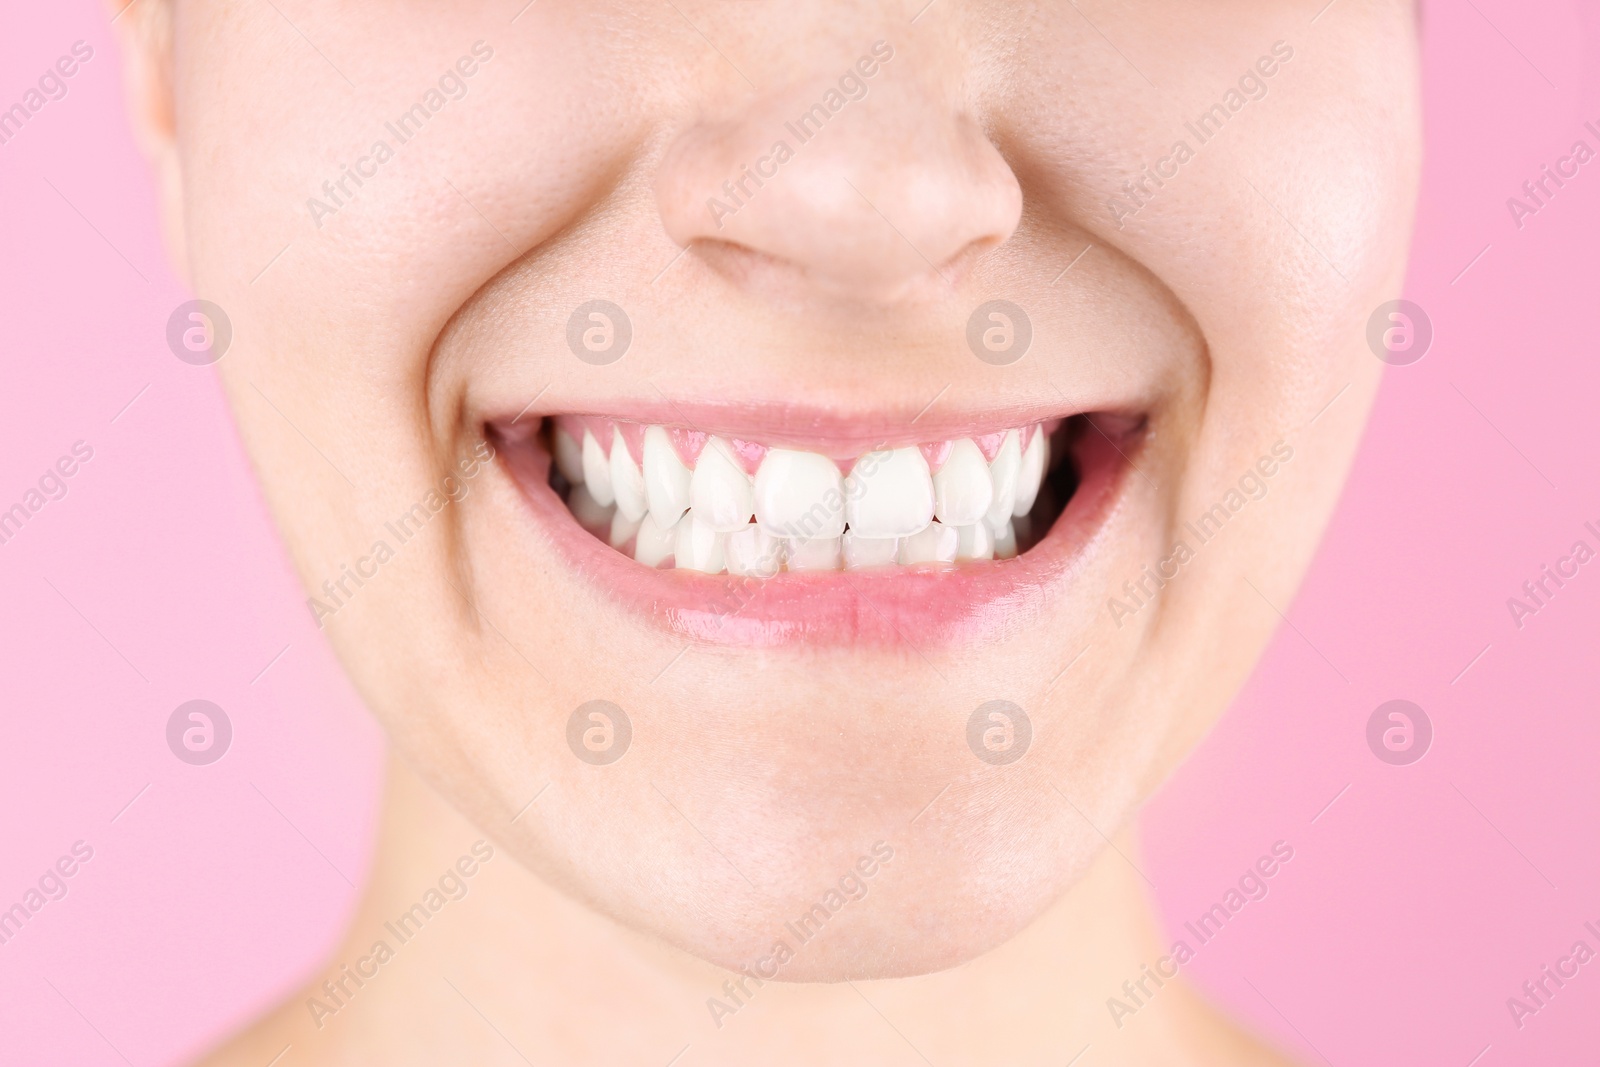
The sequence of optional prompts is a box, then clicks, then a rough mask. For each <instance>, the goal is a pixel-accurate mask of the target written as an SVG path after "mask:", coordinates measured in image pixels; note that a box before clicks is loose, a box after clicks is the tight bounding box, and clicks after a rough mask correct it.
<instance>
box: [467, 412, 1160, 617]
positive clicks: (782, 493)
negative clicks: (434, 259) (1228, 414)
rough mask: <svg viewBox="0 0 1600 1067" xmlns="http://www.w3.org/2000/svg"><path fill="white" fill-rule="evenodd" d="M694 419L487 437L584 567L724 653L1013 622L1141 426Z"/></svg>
mask: <svg viewBox="0 0 1600 1067" xmlns="http://www.w3.org/2000/svg"><path fill="white" fill-rule="evenodd" d="M631 414H632V413H630V415H631ZM655 414H659V415H661V416H662V418H661V419H660V420H659V421H657V420H655V419H653V418H651V417H650V416H651V415H655ZM701 414H702V415H703V416H704V417H703V418H696V419H693V420H691V419H689V418H686V417H685V413H684V409H683V408H682V407H680V406H678V405H671V406H669V408H668V410H666V411H663V412H660V413H655V412H652V413H649V414H646V415H645V416H644V417H623V416H619V415H595V414H576V413H551V414H549V415H547V416H544V417H539V418H526V417H518V418H512V419H494V420H490V421H489V422H488V424H487V425H486V427H485V433H486V436H487V437H488V438H489V439H490V440H491V442H492V443H493V444H494V445H495V447H496V450H497V451H498V452H499V454H500V456H501V459H502V461H503V462H504V464H505V466H506V469H507V470H508V472H509V473H510V474H511V475H512V478H513V480H514V481H515V482H516V484H517V485H518V487H519V488H520V489H521V491H522V495H523V496H524V498H525V499H526V501H527V502H528V504H529V505H530V509H531V511H532V512H533V515H534V519H535V522H536V525H537V527H538V528H539V529H540V531H541V532H542V533H543V534H544V535H545V536H546V537H547V538H548V540H549V543H550V544H551V545H552V546H553V547H554V548H555V549H556V551H557V553H558V554H559V555H560V556H563V557H564V558H565V559H566V560H567V561H568V562H569V563H570V564H571V565H572V566H573V567H574V568H575V569H576V570H577V571H579V572H580V574H581V575H582V577H583V578H584V579H586V580H588V581H589V582H591V583H594V584H596V585H598V586H599V587H600V588H599V591H600V592H602V593H603V595H605V596H606V597H607V598H608V599H611V600H614V601H617V602H620V603H622V604H623V605H624V606H627V607H632V608H634V609H636V610H638V611H640V612H642V613H644V614H646V615H648V616H650V617H651V618H653V620H654V621H656V622H658V623H660V624H662V625H664V626H665V627H666V628H667V629H669V630H671V631H674V632H676V633H677V634H679V635H682V636H690V637H693V638H695V639H697V640H702V641H711V642H714V643H722V644H733V645H752V644H753V645H775V644H782V643H788V642H791V641H796V640H804V641H808V642H812V643H818V642H820V643H837V642H847V643H857V642H873V643H888V644H894V643H910V644H912V645H913V646H920V645H922V644H923V643H927V642H945V641H950V640H959V639H962V638H974V637H977V636H979V635H981V634H984V633H990V632H993V631H994V630H996V629H997V628H1000V629H1004V628H1009V627H1015V626H1018V625H1025V624H1026V623H1027V621H1028V620H1029V619H1033V618H1037V617H1039V616H1040V615H1041V614H1042V613H1043V610H1044V608H1045V605H1046V604H1047V602H1048V601H1050V600H1051V599H1052V595H1053V594H1054V593H1056V592H1058V591H1059V590H1060V587H1061V586H1062V585H1063V584H1065V583H1067V582H1069V581H1070V578H1071V575H1072V573H1073V572H1074V571H1075V570H1076V569H1078V567H1077V564H1079V563H1080V562H1081V557H1082V556H1083V555H1084V554H1085V553H1086V552H1087V551H1088V549H1089V548H1090V545H1091V542H1092V541H1093V540H1094V534H1095V532H1096V531H1097V530H1098V528H1099V527H1100V525H1101V524H1102V521H1103V520H1104V518H1105V516H1106V515H1107V514H1109V512H1110V511H1111V510H1112V506H1113V504H1114V501H1115V498H1116V496H1117V495H1118V492H1119V490H1120V488H1121V486H1122V485H1123V483H1124V477H1123V475H1124V472H1125V469H1126V468H1127V467H1128V465H1129V463H1130V462H1131V460H1130V457H1132V456H1134V455H1135V454H1136V453H1137V451H1138V447H1139V445H1140V443H1141V442H1142V440H1143V439H1144V437H1145V436H1146V427H1147V419H1146V418H1145V417H1144V415H1142V414H1129V413H1113V412H1076V413H1070V412H1068V413H1063V412H1056V413H1048V412H1045V413H1030V414H1032V415H1033V417H1027V416H1026V415H1024V416H1023V417H1020V418H1019V417H1016V416H1012V417H1010V418H998V419H995V420H993V421H989V420H983V419H977V420H968V423H967V425H965V426H961V427H957V426H954V425H947V426H943V427H930V428H928V429H926V430H923V431H921V432H916V431H915V428H914V427H912V426H910V425H909V424H907V425H903V426H900V427H895V426H894V425H893V424H892V423H891V424H886V425H885V426H883V427H879V428H878V429H877V432H872V431H868V430H863V429H862V428H861V427H840V426H838V425H837V424H835V423H834V422H833V420H832V419H830V418H829V417H826V416H816V417H804V416H802V417H800V418H793V417H774V418H768V419H766V420H762V419H752V420H749V422H748V423H743V424H741V425H734V424H733V421H730V420H728V419H726V418H723V417H722V415H723V413H719V412H702V413H701ZM713 425H715V426H717V427H718V429H720V430H721V431H723V432H717V430H713V429H710V428H709V427H712V426H713ZM958 429H963V430H966V431H967V432H951V431H955V430H958ZM763 430H765V431H766V432H765V433H763V432H762V431H763ZM741 431H742V432H741Z"/></svg>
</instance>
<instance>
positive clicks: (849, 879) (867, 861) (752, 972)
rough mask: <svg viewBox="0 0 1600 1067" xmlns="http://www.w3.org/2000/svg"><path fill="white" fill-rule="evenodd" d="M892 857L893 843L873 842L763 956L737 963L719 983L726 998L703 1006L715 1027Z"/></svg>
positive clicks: (862, 891)
mask: <svg viewBox="0 0 1600 1067" xmlns="http://www.w3.org/2000/svg"><path fill="white" fill-rule="evenodd" d="M892 859H894V847H893V846H892V845H890V844H889V843H888V842H887V841H875V842H873V844H872V851H871V852H870V853H868V854H867V855H864V856H861V857H860V858H858V859H857V860H856V862H855V864H854V866H852V867H851V868H850V869H849V870H848V871H846V872H845V873H844V874H843V875H841V876H840V878H839V881H838V884H837V886H829V887H828V888H827V890H826V891H825V892H823V894H822V895H821V896H820V897H818V898H817V900H816V901H815V902H814V903H813V904H812V905H811V906H810V907H809V908H807V909H806V910H805V911H804V912H802V913H801V914H800V915H799V917H797V918H794V919H791V920H789V921H788V922H786V923H784V924H783V933H784V935H783V936H781V937H778V938H775V939H774V940H773V942H772V947H771V948H770V949H769V950H768V951H767V954H766V955H765V956H759V957H757V958H756V959H754V960H752V961H751V962H750V963H748V964H746V965H745V966H743V967H740V968H739V975H740V977H738V978H729V979H728V980H727V981H725V982H723V983H722V993H723V996H725V997H726V998H727V999H726V1000H723V999H722V998H721V997H715V996H712V997H707V998H706V1010H707V1011H709V1012H710V1013H711V1021H712V1022H713V1023H715V1024H716V1026H717V1029H718V1030H720V1029H722V1024H723V1020H725V1019H726V1018H727V1017H728V1016H730V1015H734V1014H737V1013H738V1012H739V1011H740V1010H741V1009H743V1008H744V1007H745V1005H747V1004H749V1003H750V999H751V998H752V997H753V996H755V990H753V989H751V988H750V985H751V983H754V984H755V988H756V989H760V988H761V987H762V986H763V985H765V984H766V983H768V982H770V981H772V979H774V978H776V977H778V972H779V971H781V970H782V969H783V965H784V964H786V963H788V962H789V961H790V960H792V959H794V956H795V949H796V948H799V947H801V946H803V945H805V944H806V943H807V942H809V941H811V940H812V939H813V938H815V937H817V936H818V935H819V934H821V933H822V928H823V927H824V926H825V925H826V924H827V922H828V920H829V919H831V918H833V916H835V915H837V914H838V913H839V912H840V911H842V910H844V907H845V906H846V905H847V904H849V903H850V902H851V901H855V900H864V899H865V898H866V895H867V890H868V888H869V887H868V885H867V883H868V882H869V881H871V880H872V878H873V877H874V876H876V875H877V874H878V872H879V871H881V870H882V869H883V868H885V867H887V866H888V865H889V861H890V860H892ZM791 941H792V942H793V943H792V944H791Z"/></svg>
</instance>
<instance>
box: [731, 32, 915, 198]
mask: <svg viewBox="0 0 1600 1067" xmlns="http://www.w3.org/2000/svg"><path fill="white" fill-rule="evenodd" d="M893 58H894V46H893V45H891V44H890V43H889V42H888V41H882V40H879V41H874V42H872V50H871V53H870V54H868V55H864V56H862V57H861V58H859V59H857V60H856V61H855V65H854V66H852V67H850V68H849V69H848V70H846V71H845V72H844V73H843V74H841V75H840V76H839V80H838V83H837V88H830V89H829V90H828V91H827V92H825V93H823V94H822V99H820V100H818V101H817V102H816V103H815V104H812V105H811V106H810V107H809V108H807V109H806V110H805V111H803V112H801V113H800V115H799V117H798V118H795V119H793V120H792V121H789V122H785V123H784V124H783V128H784V130H786V131H787V132H788V133H789V135H790V136H791V137H793V138H794V141H795V144H794V145H793V146H791V145H790V144H789V142H788V140H786V139H784V138H779V139H778V140H776V141H774V142H773V143H772V147H771V148H769V149H768V150H767V154H766V155H764V156H760V157H758V158H757V159H756V161H755V162H754V163H752V164H749V165H744V164H740V166H739V174H738V176H737V177H734V178H729V179H728V180H727V181H725V182H723V183H722V195H723V196H725V197H727V200H726V201H724V200H720V199H718V198H717V197H715V196H710V197H707V198H706V210H707V211H709V212H710V213H711V221H712V222H714V223H716V224H717V229H719V230H720V229H722V220H723V219H725V218H727V217H728V216H729V215H736V214H738V213H739V209H740V208H742V207H744V206H745V205H746V204H748V203H749V202H750V200H751V199H752V198H753V197H754V196H755V194H756V192H758V191H759V190H760V189H761V187H762V186H763V185H765V184H766V183H767V182H768V181H771V180H772V179H773V178H776V177H777V176H778V170H779V168H780V167H782V166H783V165H784V164H785V163H787V162H789V161H790V160H791V159H793V158H794V157H795V149H796V147H797V146H801V145H804V144H805V143H806V142H807V141H810V140H811V139H812V138H813V137H815V136H816V135H817V134H819V133H821V132H822V128H823V127H824V126H826V125H827V124H828V123H829V122H830V121H831V120H832V119H833V117H834V116H835V115H837V114H839V112H841V111H843V110H844V109H845V106H846V105H847V104H850V103H852V102H854V101H857V100H863V99H865V98H866V95H867V79H869V78H871V77H873V76H874V75H876V74H877V73H878V70H879V68H880V65H881V64H883V63H887V62H889V60H891V59H893ZM752 182H754V183H755V189H751V188H750V183H752Z"/></svg>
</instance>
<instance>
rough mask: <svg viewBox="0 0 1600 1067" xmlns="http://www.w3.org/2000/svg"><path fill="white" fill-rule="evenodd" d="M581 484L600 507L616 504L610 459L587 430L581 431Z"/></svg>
mask: <svg viewBox="0 0 1600 1067" xmlns="http://www.w3.org/2000/svg"><path fill="white" fill-rule="evenodd" d="M583 484H584V486H585V488H587V489H588V490H589V495H590V496H592V497H594V499H595V503H597V504H599V505H600V506H601V507H607V508H608V507H610V506H611V505H612V504H615V503H616V502H617V496H616V494H615V493H613V492H612V491H611V458H610V457H609V456H607V455H606V450H605V449H603V448H601V447H600V442H599V441H597V440H595V436H594V434H592V433H590V432H589V431H588V430H585V431H583Z"/></svg>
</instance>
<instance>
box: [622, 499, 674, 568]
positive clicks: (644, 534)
mask: <svg viewBox="0 0 1600 1067" xmlns="http://www.w3.org/2000/svg"><path fill="white" fill-rule="evenodd" d="M677 540H678V535H677V531H676V530H675V529H674V528H673V527H671V526H663V525H661V524H660V523H659V522H657V521H656V516H655V512H653V511H652V512H647V513H646V514H645V517H644V521H643V522H641V523H639V530H638V532H637V533H636V534H634V542H633V558H634V559H636V560H638V561H639V562H640V563H643V564H644V565H645V566H646V567H659V566H661V564H662V563H663V562H664V561H666V560H669V559H671V558H672V555H673V552H674V550H675V548H676V546H677Z"/></svg>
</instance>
